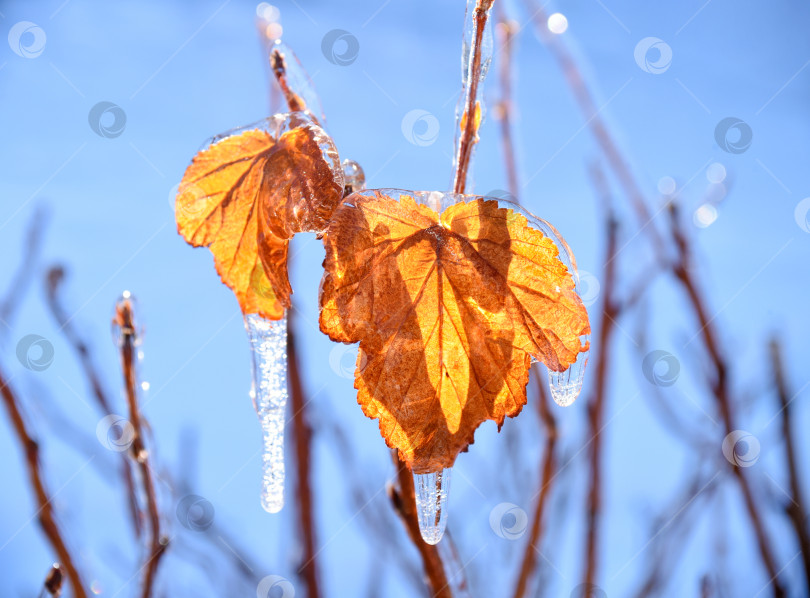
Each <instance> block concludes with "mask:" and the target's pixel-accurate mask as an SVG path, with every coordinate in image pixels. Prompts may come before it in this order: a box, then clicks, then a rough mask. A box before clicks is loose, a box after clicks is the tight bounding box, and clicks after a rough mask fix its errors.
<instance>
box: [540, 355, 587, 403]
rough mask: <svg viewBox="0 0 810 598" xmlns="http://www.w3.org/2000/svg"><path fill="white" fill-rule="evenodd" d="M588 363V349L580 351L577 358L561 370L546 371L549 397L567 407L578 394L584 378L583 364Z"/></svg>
mask: <svg viewBox="0 0 810 598" xmlns="http://www.w3.org/2000/svg"><path fill="white" fill-rule="evenodd" d="M587 363H588V351H585V352H584V353H580V354H579V355H578V356H577V360H576V361H575V362H574V363H572V364H571V365H570V366H568V369H567V370H565V371H563V372H552V371H549V373H548V384H549V387H550V389H551V398H553V399H554V402H555V403H557V404H558V405H559V406H560V407H568V406H569V405H570V404H571V403H573V402H574V400H575V399H576V398H577V397H578V396H579V392H580V391H581V390H582V382H583V380H584V379H585V365H586V364H587Z"/></svg>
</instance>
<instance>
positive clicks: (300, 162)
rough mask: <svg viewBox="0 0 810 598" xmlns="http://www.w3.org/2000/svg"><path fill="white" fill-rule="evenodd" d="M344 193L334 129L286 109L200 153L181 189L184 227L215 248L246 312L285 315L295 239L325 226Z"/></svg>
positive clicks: (179, 212)
mask: <svg viewBox="0 0 810 598" xmlns="http://www.w3.org/2000/svg"><path fill="white" fill-rule="evenodd" d="M342 195H343V173H342V170H341V168H340V159H339V158H338V153H337V149H335V146H334V143H333V142H332V140H331V139H330V138H329V136H328V135H327V134H326V133H325V132H324V130H323V129H321V127H319V126H318V125H317V124H316V123H315V122H314V121H313V120H312V118H310V117H309V116H307V115H306V114H304V113H301V112H296V113H292V114H289V115H278V116H274V117H273V118H270V119H267V120H265V121H262V122H261V123H257V124H256V125H252V126H250V127H246V128H245V129H242V130H240V131H236V132H233V133H231V134H227V135H225V136H222V137H220V138H216V139H214V140H213V142H212V143H211V144H210V145H209V146H208V147H207V148H205V149H203V150H202V151H200V152H199V153H198V154H197V155H196V156H194V159H193V160H192V162H191V165H190V166H189V167H188V168H187V169H186V172H185V174H184V175H183V180H182V181H181V183H180V186H179V189H178V193H177V199H176V207H175V216H176V219H177V230H178V232H179V233H180V234H181V235H183V237H184V238H185V239H186V241H188V242H189V243H190V244H191V245H194V246H195V247H199V246H208V247H210V249H211V252H212V253H213V254H214V263H215V265H216V268H217V272H218V273H219V275H220V278H221V279H222V282H224V283H225V284H226V285H228V286H229V287H230V288H231V290H233V292H234V294H235V295H236V297H237V299H238V300H239V306H240V307H241V309H242V312H243V313H245V314H249V313H256V314H259V315H261V316H262V317H264V318H268V319H273V320H277V319H280V318H281V316H282V314H283V309H284V308H286V307H289V306H290V294H291V292H292V290H291V289H290V283H289V280H288V278H287V247H288V244H289V239H290V238H291V237H292V236H293V235H294V234H295V233H298V232H304V231H321V230H323V229H324V228H325V226H326V223H327V222H328V220H329V217H330V215H331V213H332V210H333V209H334V208H335V206H336V205H337V204H338V203H339V202H340V199H341V197H342Z"/></svg>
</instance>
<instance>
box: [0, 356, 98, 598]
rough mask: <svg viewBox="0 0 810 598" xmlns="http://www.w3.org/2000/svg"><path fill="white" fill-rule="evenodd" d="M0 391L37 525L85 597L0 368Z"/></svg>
mask: <svg viewBox="0 0 810 598" xmlns="http://www.w3.org/2000/svg"><path fill="white" fill-rule="evenodd" d="M0 394H2V397H3V403H5V405H6V409H7V410H8V414H9V417H10V418H11V423H12V425H13V426H14V431H15V432H16V434H17V440H18V441H19V443H20V446H21V448H22V450H23V452H24V453H25V458H26V465H27V468H28V477H29V481H30V482H31V486H32V487H33V489H34V494H35V495H36V499H37V504H38V505H39V509H37V513H36V515H37V518H38V520H39V525H40V526H41V527H42V531H43V532H45V536H46V537H47V538H48V542H50V544H51V547H53V549H54V551H56V554H57V556H58V557H59V562H60V564H61V566H62V567H64V568H65V573H66V574H67V577H68V579H69V580H70V585H71V586H72V587H73V593H74V595H75V597H76V598H87V594H86V593H85V591H84V584H83V583H82V580H81V577H80V576H79V572H78V570H77V569H76V566H75V565H74V562H73V557H72V556H71V554H70V552H69V551H68V548H67V545H66V544H65V541H64V540H63V539H62V535H61V533H60V531H59V527H58V526H57V525H56V520H55V516H54V512H53V507H52V506H51V499H50V498H49V497H48V493H47V491H46V490H45V482H44V480H43V475H42V470H41V467H40V462H39V445H38V444H37V442H36V440H34V439H33V438H32V437H31V434H30V432H29V431H28V428H27V427H26V425H25V421H24V420H23V416H22V413H21V412H20V409H21V408H20V405H19V402H18V401H17V398H16V396H15V395H14V392H13V391H12V390H11V387H10V386H9V385H8V383H7V381H6V377H5V375H4V374H3V372H2V371H0Z"/></svg>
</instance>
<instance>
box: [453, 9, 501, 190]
mask: <svg viewBox="0 0 810 598" xmlns="http://www.w3.org/2000/svg"><path fill="white" fill-rule="evenodd" d="M493 1H494V0H478V1H477V2H476V3H475V8H474V9H473V37H472V48H471V52H472V54H471V57H470V64H469V72H468V75H467V85H466V89H465V90H464V112H462V115H461V122H460V123H459V126H460V132H459V139H458V145H457V147H456V173H455V178H454V181H453V193H464V190H465V189H466V187H467V178H468V177H469V168H470V162H471V160H472V154H473V149H474V147H475V144H476V143H477V142H478V127H479V125H480V124H481V114H482V107H481V106H480V104H479V103H478V86H479V85H480V84H481V54H482V50H483V42H484V30H485V29H486V25H487V20H488V19H489V11H490V9H491V8H492V4H493ZM465 58H466V57H465Z"/></svg>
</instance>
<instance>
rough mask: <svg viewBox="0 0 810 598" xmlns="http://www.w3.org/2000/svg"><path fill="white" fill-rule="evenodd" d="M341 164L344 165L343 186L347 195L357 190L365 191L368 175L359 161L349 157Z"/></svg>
mask: <svg viewBox="0 0 810 598" xmlns="http://www.w3.org/2000/svg"><path fill="white" fill-rule="evenodd" d="M341 166H342V167H343V188H344V189H345V193H346V195H348V194H349V193H355V192H357V191H365V189H366V175H365V173H364V172H363V168H362V167H361V166H360V165H359V164H358V163H357V162H355V161H354V160H349V159H348V158H347V159H346V160H343V162H342V163H341Z"/></svg>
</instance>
